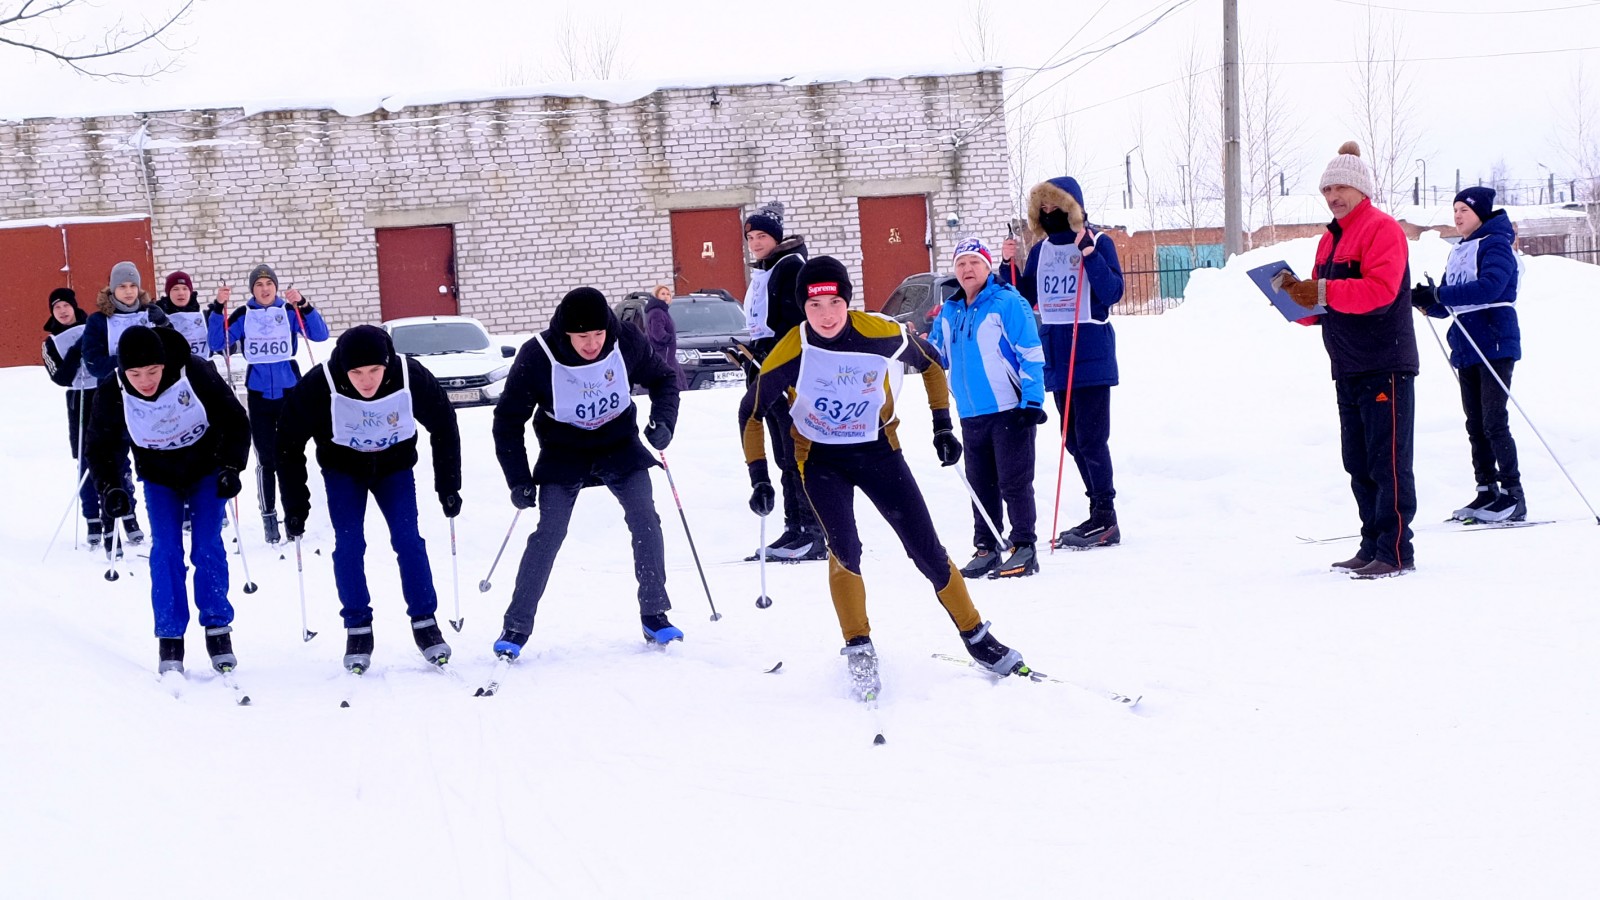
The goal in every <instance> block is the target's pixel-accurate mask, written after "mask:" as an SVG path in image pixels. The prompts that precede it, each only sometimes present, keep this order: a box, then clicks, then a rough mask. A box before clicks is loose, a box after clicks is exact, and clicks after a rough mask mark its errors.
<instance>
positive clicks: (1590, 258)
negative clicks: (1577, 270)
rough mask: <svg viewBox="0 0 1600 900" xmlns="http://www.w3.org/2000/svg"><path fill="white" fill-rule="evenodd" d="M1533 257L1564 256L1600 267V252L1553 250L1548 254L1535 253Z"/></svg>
mask: <svg viewBox="0 0 1600 900" xmlns="http://www.w3.org/2000/svg"><path fill="white" fill-rule="evenodd" d="M1530 255H1532V256H1564V257H1566V258H1567V259H1575V260H1577V261H1578V262H1586V263H1589V264H1590V265H1600V250H1552V251H1549V252H1546V253H1533V254H1530Z"/></svg>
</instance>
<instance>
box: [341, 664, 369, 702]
mask: <svg viewBox="0 0 1600 900" xmlns="http://www.w3.org/2000/svg"><path fill="white" fill-rule="evenodd" d="M345 671H346V672H349V673H350V677H351V678H353V679H355V680H354V681H352V682H350V684H349V690H347V691H345V692H344V698H343V699H341V700H340V701H339V708H340V709H349V708H350V701H352V700H355V699H358V697H359V695H360V693H361V686H362V685H363V684H364V683H365V682H366V680H367V679H366V675H367V670H366V669H365V668H363V667H361V666H354V667H352V668H349V669H346V670H345Z"/></svg>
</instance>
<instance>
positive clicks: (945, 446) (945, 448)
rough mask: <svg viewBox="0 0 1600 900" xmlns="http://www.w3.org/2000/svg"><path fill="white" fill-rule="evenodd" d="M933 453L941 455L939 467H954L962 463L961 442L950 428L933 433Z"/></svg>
mask: <svg viewBox="0 0 1600 900" xmlns="http://www.w3.org/2000/svg"><path fill="white" fill-rule="evenodd" d="M933 452H934V453H936V454H938V455H939V465H941V466H953V465H955V464H956V463H958V462H960V461H961V442H960V441H958V440H956V436H955V432H953V431H951V430H950V429H949V428H943V429H940V430H938V431H935V432H934V433H933Z"/></svg>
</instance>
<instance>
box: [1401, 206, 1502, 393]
mask: <svg viewBox="0 0 1600 900" xmlns="http://www.w3.org/2000/svg"><path fill="white" fill-rule="evenodd" d="M1515 239H1516V232H1514V231H1513V230H1512V228H1511V220H1510V219H1509V218H1508V217H1507V216H1506V211H1505V210H1503V209H1497V210H1495V211H1494V212H1492V213H1490V214H1489V218H1487V219H1485V220H1484V222H1483V224H1482V225H1479V226H1478V230H1477V231H1474V232H1473V233H1472V236H1471V237H1468V238H1466V239H1465V240H1463V241H1461V242H1460V243H1458V244H1456V245H1455V247H1453V248H1451V250H1450V261H1449V262H1448V263H1446V264H1445V269H1444V283H1443V284H1441V285H1439V286H1438V288H1437V289H1435V290H1434V294H1433V302H1432V303H1430V304H1428V305H1427V306H1423V307H1420V308H1421V309H1422V311H1423V312H1425V313H1427V314H1428V315H1430V316H1432V317H1434V318H1436V319H1447V318H1449V317H1450V311H1451V310H1453V311H1454V312H1455V314H1456V322H1457V324H1455V325H1452V326H1451V327H1450V333H1449V334H1448V335H1446V337H1447V338H1448V339H1449V341H1450V365H1452V366H1454V367H1455V368H1457V369H1465V368H1466V367H1467V366H1477V365H1482V364H1483V359H1480V358H1479V357H1478V351H1477V350H1473V349H1472V344H1470V343H1468V342H1467V339H1466V337H1464V336H1463V335H1462V334H1461V329H1462V328H1463V327H1464V328H1466V329H1467V332H1468V333H1469V334H1471V335H1472V340H1474V341H1476V342H1477V344H1478V349H1479V350H1482V351H1483V356H1484V358H1487V359H1521V358H1522V327H1521V325H1519V324H1518V322H1517V307H1516V302H1517V259H1516V256H1515V254H1513V253H1512V252H1511V242H1512V241H1513V240H1515ZM1447 308H1448V309H1447Z"/></svg>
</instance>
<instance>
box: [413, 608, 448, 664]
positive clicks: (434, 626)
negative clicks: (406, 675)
mask: <svg viewBox="0 0 1600 900" xmlns="http://www.w3.org/2000/svg"><path fill="white" fill-rule="evenodd" d="M411 636H412V637H414V638H416V640H417V649H418V650H421V651H422V655H423V657H424V658H425V659H427V660H428V662H431V663H433V664H434V665H436V666H442V665H444V664H445V663H447V662H449V661H450V645H449V644H446V643H445V642H444V635H442V634H440V633H439V622H438V620H437V619H435V618H434V617H433V616H417V617H416V618H414V619H412V620H411Z"/></svg>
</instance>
